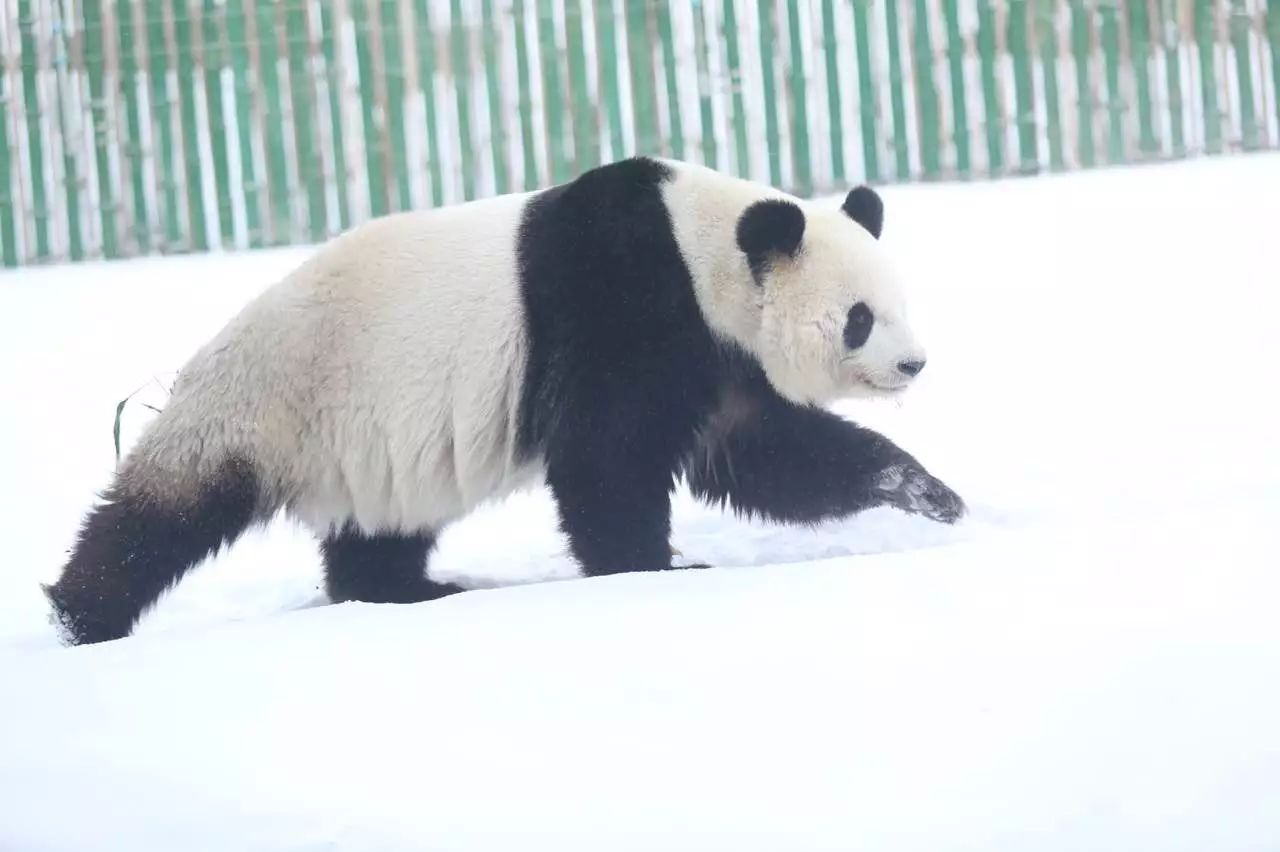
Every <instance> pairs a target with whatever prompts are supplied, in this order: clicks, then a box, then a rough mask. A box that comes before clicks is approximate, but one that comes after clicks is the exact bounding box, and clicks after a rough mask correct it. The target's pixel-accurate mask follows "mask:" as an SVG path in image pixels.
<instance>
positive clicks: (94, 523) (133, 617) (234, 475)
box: [44, 458, 267, 645]
mask: <svg viewBox="0 0 1280 852" xmlns="http://www.w3.org/2000/svg"><path fill="white" fill-rule="evenodd" d="M158 475H159V474H158V473H156V472H155V471H149V470H146V469H145V468H144V469H142V470H141V471H139V468H138V467H137V466H133V467H131V468H130V472H129V473H127V474H125V475H117V477H116V481H115V482H114V483H113V484H112V486H111V487H110V489H108V490H107V492H106V493H105V494H104V495H103V497H104V499H103V501H102V503H101V504H100V505H98V506H97V507H95V508H94V509H92V510H91V511H90V512H89V514H88V515H87V516H86V517H85V519H84V523H83V525H82V526H81V528H80V533H79V535H78V536H77V538H76V542H75V547H74V548H73V549H72V551H71V557H70V559H69V560H68V561H67V563H66V565H65V566H64V567H63V569H62V574H61V576H60V577H59V578H58V581H57V582H56V583H54V584H53V585H50V586H45V587H44V592H45V596H46V597H47V598H48V599H49V603H50V604H51V606H52V608H53V613H52V614H53V617H54V619H55V621H56V623H57V625H58V627H59V628H60V631H61V633H62V638H63V639H64V641H66V642H67V643H69V644H73V645H81V644H88V643H93V642H105V641H108V640H112V639H121V638H123V637H125V636H128V635H129V633H130V632H131V631H132V629H133V626H134V624H135V623H136V622H137V620H138V618H139V617H140V616H141V615H142V613H143V612H144V611H146V610H147V609H148V608H149V607H150V606H151V605H152V604H154V603H155V602H156V600H157V599H158V598H159V597H160V596H161V595H162V594H164V592H165V591H166V590H167V589H169V588H170V587H172V586H173V585H175V584H176V583H177V582H178V581H179V580H180V579H182V577H183V575H184V574H186V573H187V572H188V571H189V570H190V569H191V568H193V567H194V566H195V565H197V564H198V563H200V562H201V561H203V560H204V559H206V558H207V557H209V556H211V555H213V554H214V553H217V552H218V551H219V550H220V549H221V548H223V547H225V546H227V545H229V544H231V543H232V542H234V541H235V540H236V539H237V538H239V537H240V535H241V534H242V533H244V531H245V530H246V529H248V528H249V527H250V526H251V525H253V524H254V523H258V522H262V521H263V520H265V518H266V516H267V513H266V512H265V511H264V506H263V498H262V494H261V491H260V489H259V484H258V477H257V474H256V472H255V470H254V467H253V465H252V464H250V463H249V462H248V461H246V460H245V459H241V458H229V459H227V460H226V461H225V462H224V463H223V464H222V465H221V466H220V467H219V468H218V469H217V470H216V471H215V472H214V473H213V474H212V475H210V476H209V477H208V478H207V479H206V480H205V481H204V482H202V483H201V485H200V487H199V488H198V489H197V491H196V492H195V493H194V494H192V495H191V496H190V498H189V499H187V500H184V501H173V500H170V499H166V498H163V497H161V496H159V495H158V494H157V493H156V491H155V489H154V488H153V487H152V485H151V483H152V482H153V480H154V479H155V477H156V476H158Z"/></svg>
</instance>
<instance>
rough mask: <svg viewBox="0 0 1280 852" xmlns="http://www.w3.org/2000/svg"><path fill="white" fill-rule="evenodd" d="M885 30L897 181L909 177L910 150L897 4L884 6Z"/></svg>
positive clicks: (891, 3) (889, 3) (892, 3)
mask: <svg viewBox="0 0 1280 852" xmlns="http://www.w3.org/2000/svg"><path fill="white" fill-rule="evenodd" d="M884 15H885V19H884V22H885V29H886V30H887V31H888V37H889V102H890V104H891V105H892V109H893V158H894V166H895V168H896V169H897V171H898V179H899V180H908V179H909V178H910V177H911V160H910V149H909V148H908V146H907V102H906V94H905V92H906V82H905V81H904V80H903V77H902V51H901V49H900V47H899V44H898V4H897V3H896V2H887V3H885V4H884Z"/></svg>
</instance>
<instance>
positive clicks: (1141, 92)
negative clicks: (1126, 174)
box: [1128, 2, 1160, 156]
mask: <svg viewBox="0 0 1280 852" xmlns="http://www.w3.org/2000/svg"><path fill="white" fill-rule="evenodd" d="M1128 7H1129V52H1130V56H1131V60H1130V61H1131V63H1132V65H1133V76H1134V81H1135V83H1136V86H1137V90H1138V150H1139V151H1140V152H1141V153H1142V154H1144V155H1146V156H1151V155H1152V154H1156V153H1158V152H1159V150H1160V143H1159V142H1157V141H1156V130H1155V119H1154V115H1153V110H1152V106H1151V21H1150V19H1149V18H1148V17H1147V4H1146V2H1136V3H1129V4H1128Z"/></svg>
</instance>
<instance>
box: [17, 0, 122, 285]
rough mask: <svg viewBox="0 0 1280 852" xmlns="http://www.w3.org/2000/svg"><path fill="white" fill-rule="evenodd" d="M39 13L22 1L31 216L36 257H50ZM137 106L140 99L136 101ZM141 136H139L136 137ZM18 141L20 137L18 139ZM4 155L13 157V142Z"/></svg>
mask: <svg viewBox="0 0 1280 852" xmlns="http://www.w3.org/2000/svg"><path fill="white" fill-rule="evenodd" d="M34 15H35V12H33V11H32V9H31V0H18V31H19V33H20V34H21V45H22V46H21V53H20V58H21V61H22V97H23V101H24V102H25V104H26V116H27V151H28V155H29V157H30V163H31V215H32V216H33V217H34V218H35V226H36V227H35V231H36V245H35V249H36V251H35V256H36V258H37V259H39V260H44V259H45V258H47V257H49V198H48V196H47V195H46V194H45V185H44V179H45V162H44V139H43V137H42V135H41V133H40V100H39V92H38V86H39V73H40V65H39V54H38V51H37V49H36V33H35V23H36V22H35V17H34ZM134 103H135V105H136V103H137V101H136V100H135V101H134ZM133 138H134V139H137V137H136V136H134V137H133ZM14 141H15V142H16V141H17V140H14ZM4 147H5V151H4V153H3V154H0V156H5V157H7V156H9V145H8V143H6V144H5V146H4ZM6 186H7V184H6Z"/></svg>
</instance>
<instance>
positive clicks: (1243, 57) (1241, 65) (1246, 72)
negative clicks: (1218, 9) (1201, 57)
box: [1230, 0, 1280, 151]
mask: <svg viewBox="0 0 1280 852" xmlns="http://www.w3.org/2000/svg"><path fill="white" fill-rule="evenodd" d="M1230 15H1231V18H1230V20H1231V48H1232V52H1234V53H1235V55H1236V84H1237V88H1238V91H1239V93H1240V144H1241V145H1242V146H1243V147H1244V149H1245V150H1246V151H1253V150H1256V149H1257V148H1258V145H1259V139H1258V119H1257V115H1256V113H1255V112H1254V109H1253V68H1252V64H1251V63H1250V62H1249V56H1250V50H1249V29H1250V26H1249V24H1250V20H1249V9H1248V8H1247V7H1246V6H1245V4H1244V0H1231V7H1230ZM1277 97H1280V93H1278V94H1277Z"/></svg>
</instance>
